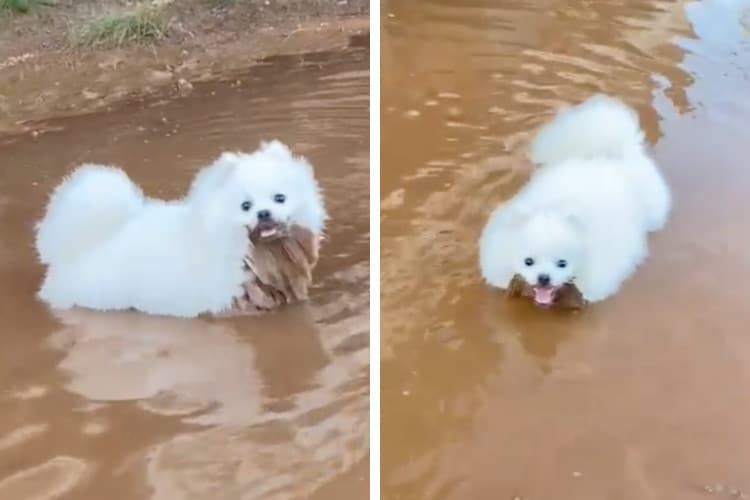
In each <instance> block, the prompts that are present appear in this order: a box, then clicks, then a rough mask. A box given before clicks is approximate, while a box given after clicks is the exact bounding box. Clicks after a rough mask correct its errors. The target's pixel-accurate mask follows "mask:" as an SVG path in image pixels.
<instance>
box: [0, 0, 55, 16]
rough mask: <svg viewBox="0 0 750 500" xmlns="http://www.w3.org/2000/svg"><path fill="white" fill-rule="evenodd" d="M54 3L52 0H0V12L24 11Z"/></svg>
mask: <svg viewBox="0 0 750 500" xmlns="http://www.w3.org/2000/svg"><path fill="white" fill-rule="evenodd" d="M50 5H55V2H54V0H0V12H22V13H26V12H28V11H30V10H31V9H33V8H36V7H41V6H50Z"/></svg>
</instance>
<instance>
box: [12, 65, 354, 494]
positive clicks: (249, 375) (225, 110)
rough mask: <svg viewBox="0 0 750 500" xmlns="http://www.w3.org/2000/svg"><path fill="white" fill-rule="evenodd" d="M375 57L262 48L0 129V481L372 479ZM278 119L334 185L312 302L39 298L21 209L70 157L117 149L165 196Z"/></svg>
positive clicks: (235, 483) (316, 487)
mask: <svg viewBox="0 0 750 500" xmlns="http://www.w3.org/2000/svg"><path fill="white" fill-rule="evenodd" d="M368 57H369V56H368V54H367V53H366V52H364V51H347V52H342V53H337V54H327V55H321V56H317V55H314V56H300V57H295V58H289V59H282V60H279V61H271V62H269V64H268V65H262V66H259V67H257V68H254V69H252V70H251V71H249V72H248V73H247V74H242V75H235V76H233V77H232V78H231V80H230V82H226V83H223V82H220V83H209V84H205V85H202V86H196V89H195V92H194V94H193V95H191V96H190V97H188V98H186V99H183V100H178V101H165V102H158V101H146V102H143V103H132V104H131V105H128V106H126V107H124V108H123V109H120V110H117V111H115V112H112V113H108V114H99V115H91V116H86V117H76V118H70V119H66V120H61V121H60V122H55V123H54V124H52V126H51V129H55V130H58V131H57V132H54V133H49V134H47V135H44V136H42V137H41V138H40V139H39V140H38V141H32V140H29V139H26V138H22V137H11V138H5V139H0V144H2V145H1V146H0V147H2V152H3V159H4V161H5V163H4V167H5V170H4V171H3V173H2V174H0V189H1V190H2V192H3V193H4V195H3V196H4V197H5V198H0V227H2V234H1V235H0V236H2V237H1V238H0V241H2V242H1V243H0V272H1V273H2V278H3V279H2V280H0V295H2V300H0V314H2V317H3V318H4V321H3V325H2V327H0V329H1V331H2V335H3V338H4V339H6V342H5V343H4V348H3V349H2V350H0V381H2V391H1V392H2V396H1V397H0V414H2V415H3V417H2V418H0V498H3V499H5V498H13V499H14V500H32V499H33V500H44V499H51V498H65V499H68V498H70V499H73V498H75V499H83V498H105V497H106V498H110V499H113V500H119V499H122V500H133V499H134V498H153V499H154V500H172V499H186V500H188V499H196V500H203V499H206V498H215V499H226V500H239V499H242V500H292V499H294V500H297V499H302V498H310V499H317V498H326V500H333V499H335V498H347V499H349V498H361V497H363V496H364V495H366V492H367V490H368V482H367V477H366V463H367V455H368V439H369V437H368V436H369V428H368V419H369V408H368V385H369V382H368V364H369V349H368V346H369V314H368V309H369V299H368V289H369V275H368V268H369V263H368V256H369V237H368V230H369V229H368V228H369V222H368V215H369V208H368V205H367V196H366V193H367V192H368V189H369V185H368V171H369V165H368V139H367V137H368V129H369V127H368V112H367V109H368V78H369V74H368V71H367V69H366V68H367V60H368ZM271 137H278V138H280V139H282V140H284V141H287V142H289V143H290V144H291V145H292V146H293V148H294V149H295V150H297V151H299V152H302V153H304V154H305V155H306V156H308V157H309V159H310V160H311V162H312V163H313V164H314V165H315V166H316V170H317V174H318V177H319V179H320V181H321V184H322V186H323V188H324V189H325V191H326V194H327V205H328V207H329V211H330V213H331V217H332V220H331V224H330V226H329V234H328V240H327V241H326V244H325V247H324V248H323V251H322V253H321V261H320V263H319V266H318V268H317V269H316V278H317V281H316V283H315V285H314V289H313V290H312V291H311V297H312V299H311V301H310V303H308V304H305V305H300V306H295V307H290V308H287V309H285V310H284V311H280V312H278V313H274V314H268V315H261V316H257V317H243V318H233V319H222V320H218V319H216V320H190V321H188V320H180V319H174V318H161V317H148V316H144V315H140V314H135V313H132V314H131V313H114V314H102V313H95V312H91V311H80V310H75V311H65V312H56V313H55V314H54V316H53V315H51V314H50V312H49V311H48V310H47V309H45V308H44V307H43V306H42V305H41V304H39V303H38V302H37V301H36V300H35V299H34V292H35V290H36V287H37V286H38V283H39V280H40V278H41V268H40V267H39V266H38V264H37V263H36V262H35V261H34V256H33V253H32V246H31V238H32V224H33V221H34V220H36V219H37V218H38V217H39V216H40V215H41V212H42V210H43V208H44V201H45V200H46V196H47V192H48V191H49V189H51V187H52V186H54V185H55V184H56V183H57V182H58V181H59V178H60V176H61V175H63V173H64V172H65V171H67V170H69V169H70V168H71V167H73V166H74V165H75V164H77V163H80V162H82V161H98V162H113V163H117V164H121V165H123V166H124V167H125V168H126V169H127V170H128V172H129V173H132V175H133V178H134V179H135V180H136V181H137V182H139V183H142V185H144V186H145V188H146V190H147V191H148V192H149V193H150V194H156V195H160V196H164V197H169V196H173V195H176V194H177V193H180V192H182V191H184V189H185V186H186V185H187V183H188V182H189V181H190V179H191V178H192V175H193V174H194V172H195V170H196V169H198V168H200V166H201V165H203V164H205V163H206V162H208V161H210V160H211V159H212V158H214V157H215V156H216V155H217V154H218V153H219V152H220V151H222V150H226V149H248V148H253V147H255V145H257V143H258V142H259V141H260V140H261V139H268V138H271ZM8 242H12V243H11V244H8ZM330 492H332V493H330ZM320 495H324V497H321V496H320Z"/></svg>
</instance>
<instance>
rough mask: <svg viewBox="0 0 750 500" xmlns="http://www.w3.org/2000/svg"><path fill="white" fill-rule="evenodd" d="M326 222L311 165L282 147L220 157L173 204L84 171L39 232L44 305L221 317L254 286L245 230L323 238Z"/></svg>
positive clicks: (56, 198) (65, 188)
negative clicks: (297, 229) (295, 230)
mask: <svg viewBox="0 0 750 500" xmlns="http://www.w3.org/2000/svg"><path fill="white" fill-rule="evenodd" d="M325 218H326V214H325V210H324V208H323V203H322V198H321V195H320V191H319V189H318V185H317V183H316V180H315V177H314V173H313V169H312V166H311V165H310V164H309V163H308V162H307V161H305V160H304V159H302V158H299V157H295V156H294V155H293V154H292V153H291V151H290V150H289V149H288V148H287V147H286V146H285V145H283V144H282V143H280V142H278V141H273V142H270V143H264V144H262V145H261V147H260V148H259V149H258V150H257V151H255V152H253V153H250V154H245V153H224V154H222V155H221V157H220V158H219V159H218V160H216V162H215V163H214V164H213V165H211V166H209V167H207V168H205V169H204V170H202V171H201V172H199V174H198V175H197V176H196V178H195V180H194V181H193V184H192V186H191V189H190V192H189V193H188V195H187V196H186V197H185V198H184V199H181V200H174V201H163V200H157V199H151V198H147V197H145V196H144V195H143V192H142V191H141V189H140V188H139V187H138V186H136V185H135V184H134V183H133V182H132V181H131V180H130V179H129V178H128V176H127V175H126V174H125V173H124V172H123V171H122V170H120V169H117V168H114V167H106V166H100V165H91V164H88V165H83V166H81V167H79V168H78V169H77V170H76V171H74V172H73V173H72V175H70V176H69V177H68V178H66V179H65V180H64V181H63V182H62V183H61V184H60V185H59V186H58V187H57V189H56V190H55V191H54V193H53V194H52V197H51V200H50V203H49V206H48V207H47V212H46V214H45V216H44V218H43V219H42V220H41V221H40V222H39V223H38V225H37V234H36V248H37V251H38V254H39V258H40V260H41V262H42V263H43V264H46V265H47V273H46V276H45V279H44V283H43V284H42V287H41V290H40V291H39V297H40V298H41V299H42V300H44V301H45V302H47V303H48V304H50V305H51V306H52V307H55V308H60V309H67V308H70V307H73V306H81V307H86V308H91V309H98V310H120V309H130V308H133V309H137V310H140V311H143V312H146V313H150V314H160V315H170V316H182V317H193V316H197V315H199V314H201V313H221V312H224V311H227V310H229V309H231V307H232V304H233V299H234V298H236V297H238V296H240V295H241V294H242V290H243V284H244V283H246V282H247V281H248V280H252V276H248V273H249V271H248V270H247V269H245V268H244V266H243V259H244V257H245V255H246V253H247V251H248V244H249V238H248V231H250V233H256V234H259V235H260V237H261V238H266V237H268V238H271V237H273V236H274V235H275V234H276V233H277V232H281V231H282V230H283V229H284V228H286V227H289V226H290V225H292V224H296V225H299V226H302V227H304V228H307V229H309V230H310V231H312V232H313V233H315V234H320V233H321V232H322V230H323V224H324V221H325Z"/></svg>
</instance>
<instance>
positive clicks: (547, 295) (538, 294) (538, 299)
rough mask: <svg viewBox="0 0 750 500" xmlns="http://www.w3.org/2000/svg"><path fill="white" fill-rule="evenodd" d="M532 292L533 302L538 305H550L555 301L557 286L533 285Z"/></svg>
mask: <svg viewBox="0 0 750 500" xmlns="http://www.w3.org/2000/svg"><path fill="white" fill-rule="evenodd" d="M531 289H532V291H533V292H534V302H535V303H536V305H538V306H542V307H550V306H552V305H553V304H554V303H555V299H556V298H557V291H558V290H559V289H560V287H559V286H539V285H537V286H534V287H532V288H531Z"/></svg>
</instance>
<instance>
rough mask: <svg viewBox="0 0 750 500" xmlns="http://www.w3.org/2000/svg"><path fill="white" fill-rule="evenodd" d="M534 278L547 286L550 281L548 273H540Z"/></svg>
mask: <svg viewBox="0 0 750 500" xmlns="http://www.w3.org/2000/svg"><path fill="white" fill-rule="evenodd" d="M536 280H537V282H538V283H539V284H540V285H541V286H548V285H549V282H550V278H549V274H540V275H539V276H537V278H536Z"/></svg>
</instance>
